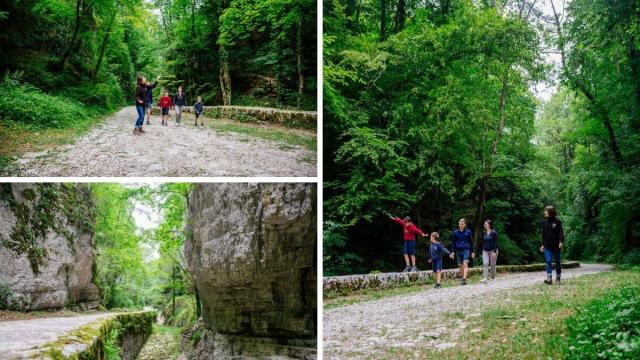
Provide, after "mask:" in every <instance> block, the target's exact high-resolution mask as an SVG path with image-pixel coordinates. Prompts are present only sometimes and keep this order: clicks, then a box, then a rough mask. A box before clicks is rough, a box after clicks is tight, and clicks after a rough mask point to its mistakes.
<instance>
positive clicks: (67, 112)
mask: <svg viewBox="0 0 640 360" xmlns="http://www.w3.org/2000/svg"><path fill="white" fill-rule="evenodd" d="M0 92H1V93H2V96H0V118H2V119H8V120H12V121H17V122H21V123H24V124H28V125H31V126H33V127H36V128H47V127H52V128H66V127H71V126H73V125H74V124H78V123H80V122H83V121H85V120H86V119H87V118H88V117H89V116H91V115H94V113H93V112H91V111H87V110H86V109H85V108H84V106H83V104H82V103H80V102H78V101H75V100H71V99H68V98H65V97H61V96H55V95H49V94H45V93H43V92H42V91H40V90H39V89H37V88H36V87H34V86H32V85H29V84H25V83H21V82H20V81H19V80H17V79H16V78H14V77H12V76H10V75H7V76H5V78H4V80H3V81H2V82H0Z"/></svg>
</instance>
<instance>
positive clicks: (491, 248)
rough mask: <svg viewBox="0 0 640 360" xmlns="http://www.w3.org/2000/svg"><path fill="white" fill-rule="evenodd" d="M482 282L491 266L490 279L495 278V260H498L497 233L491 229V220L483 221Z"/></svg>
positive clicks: (487, 278)
mask: <svg viewBox="0 0 640 360" xmlns="http://www.w3.org/2000/svg"><path fill="white" fill-rule="evenodd" d="M482 235H483V236H482V283H484V284H486V283H487V280H489V267H491V280H495V278H496V262H498V233H497V232H496V231H495V230H494V229H493V222H492V221H491V220H486V221H485V222H484V231H483V232H482Z"/></svg>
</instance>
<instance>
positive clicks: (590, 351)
mask: <svg viewBox="0 0 640 360" xmlns="http://www.w3.org/2000/svg"><path fill="white" fill-rule="evenodd" d="M621 276H623V275H621ZM567 328H568V337H567V340H568V345H569V351H568V353H567V354H566V358H568V359H584V358H589V359H640V286H638V285H636V286H629V287H624V288H621V289H619V290H617V291H615V292H612V293H610V294H608V295H607V296H605V297H604V298H602V299H598V300H595V301H592V302H591V303H589V304H587V305H586V306H585V307H583V308H581V309H578V311H577V313H576V315H574V316H572V317H571V318H569V319H568V320H567Z"/></svg>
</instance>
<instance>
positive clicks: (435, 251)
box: [429, 232, 453, 289]
mask: <svg viewBox="0 0 640 360" xmlns="http://www.w3.org/2000/svg"><path fill="white" fill-rule="evenodd" d="M442 254H445V255H449V257H450V258H452V259H453V254H452V253H451V252H450V251H449V250H447V248H446V247H444V245H442V243H440V234H438V233H437V232H434V233H431V244H429V255H430V256H429V262H430V263H431V266H432V268H433V273H434V274H436V286H434V288H436V289H439V288H440V286H441V285H440V276H441V275H442Z"/></svg>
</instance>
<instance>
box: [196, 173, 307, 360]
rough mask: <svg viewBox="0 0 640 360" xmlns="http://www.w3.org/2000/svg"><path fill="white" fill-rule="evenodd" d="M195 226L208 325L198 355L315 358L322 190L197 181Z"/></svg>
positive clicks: (198, 270)
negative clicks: (318, 202)
mask: <svg viewBox="0 0 640 360" xmlns="http://www.w3.org/2000/svg"><path fill="white" fill-rule="evenodd" d="M189 223H190V225H189V226H190V229H189V230H190V231H191V234H192V237H191V239H189V240H187V242H186V243H185V254H186V259H187V263H188V265H189V268H190V270H191V272H192V273H193V274H194V278H195V281H196V284H197V287H198V291H199V293H200V297H201V301H202V316H203V319H204V327H205V329H204V333H203V336H202V338H201V340H200V343H199V344H198V347H197V350H196V358H199V359H208V358H217V357H221V356H248V357H251V356H255V357H261V358H264V357H268V356H271V355H280V356H283V355H284V356H289V357H296V358H309V357H313V356H314V355H313V354H314V353H315V344H316V342H315V341H316V340H315V339H316V308H317V304H316V293H317V289H316V276H317V275H316V272H317V267H316V263H317V259H316V236H317V229H316V227H317V226H316V185H315V184H198V185H197V186H196V188H195V189H194V191H193V193H192V194H191V197H190V201H189Z"/></svg>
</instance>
